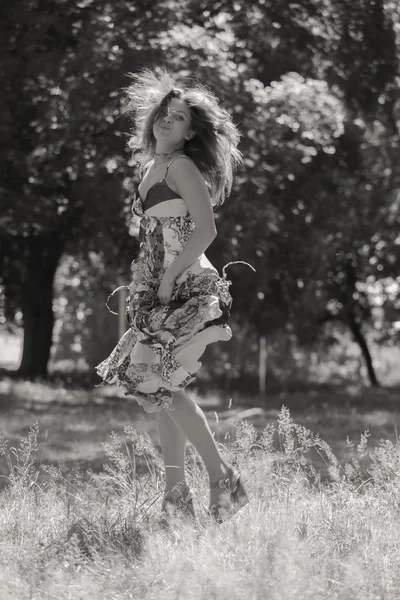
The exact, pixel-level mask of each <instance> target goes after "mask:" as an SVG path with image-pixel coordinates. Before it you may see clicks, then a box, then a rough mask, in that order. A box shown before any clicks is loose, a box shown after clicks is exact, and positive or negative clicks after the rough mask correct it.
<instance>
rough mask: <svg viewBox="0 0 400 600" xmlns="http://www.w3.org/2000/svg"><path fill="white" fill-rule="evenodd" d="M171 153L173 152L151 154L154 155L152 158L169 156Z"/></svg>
mask: <svg viewBox="0 0 400 600" xmlns="http://www.w3.org/2000/svg"><path fill="white" fill-rule="evenodd" d="M173 152H174V150H171V151H170V152H153V154H154V156H169V155H170V154H172V153H173Z"/></svg>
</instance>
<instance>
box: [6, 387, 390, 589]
mask: <svg viewBox="0 0 400 600" xmlns="http://www.w3.org/2000/svg"><path fill="white" fill-rule="evenodd" d="M197 401H198V403H199V404H200V405H201V406H202V408H203V409H204V411H205V412H206V414H207V417H208V419H209V422H210V425H211V427H212V429H213V431H214V432H215V436H216V439H217V440H219V442H220V443H221V444H224V445H223V447H222V451H223V452H224V454H225V455H226V458H227V460H228V461H230V462H233V463H235V464H237V465H238V467H239V468H240V471H241V473H242V476H243V480H244V482H245V485H246V487H247V489H248V493H249V496H250V504H249V505H248V506H247V507H245V508H244V509H243V510H242V511H241V512H239V513H238V514H237V515H236V516H235V517H234V518H232V519H231V520H230V521H228V522H227V523H224V524H223V525H221V526H217V525H215V524H214V523H212V522H211V521H210V519H209V517H208V516H207V514H206V512H205V511H204V506H207V503H208V481H207V477H206V475H205V472H204V469H203V466H202V463H201V461H200V460H199V457H198V456H197V454H196V453H195V452H194V451H193V449H192V448H191V447H190V446H189V448H188V453H187V470H188V480H189V483H190V484H191V485H192V487H193V488H194V491H195V493H196V501H195V502H196V512H197V514H198V519H197V521H196V523H194V524H193V523H187V522H185V521H183V520H182V521H178V522H177V523H176V524H175V525H174V527H173V530H172V531H170V532H164V531H163V530H162V529H161V528H160V527H159V526H158V515H159V508H160V501H161V500H160V495H161V492H162V489H163V471H162V464H161V457H160V454H159V444H158V435H157V430H156V424H155V418H154V416H153V415H147V414H145V413H144V412H143V410H142V409H141V408H139V407H138V406H135V403H131V402H130V401H129V400H127V399H126V398H124V397H123V396H122V395H121V394H120V393H118V390H116V389H112V388H109V389H94V390H91V391H85V390H79V389H74V390H72V389H71V390H65V389H61V388H60V387H59V386H55V385H49V384H40V383H34V384H32V383H29V382H17V381H11V380H7V379H5V380H3V381H1V382H0V419H1V420H0V422H1V425H0V435H1V438H2V440H3V441H2V443H1V444H0V454H1V455H0V461H1V462H0V469H1V474H2V475H3V478H2V481H3V484H2V487H3V492H2V494H0V529H1V531H2V536H1V539H0V586H1V587H0V589H1V593H0V598H1V600H11V599H13V600H25V599H28V598H29V599H32V600H42V599H43V600H45V599H46V600H47V599H54V600H55V599H57V600H59V599H62V600H63V599H71V600H72V599H74V600H75V599H96V600H97V599H99V600H103V599H104V600H105V599H107V600H114V599H115V600H117V599H118V600H120V599H121V600H125V599H133V598H135V599H136V598H137V599H139V598H140V599H142V598H143V599H146V600H148V599H149V600H150V599H151V600H153V599H159V598H162V599H167V600H169V599H170V598H171V599H172V598H182V599H192V598H193V599H203V598H204V599H207V600H208V599H212V598H215V599H219V598H221V599H225V598H226V599H228V598H229V599H239V598H246V599H247V598H251V599H254V600H255V599H266V598H268V599H271V600H275V599H281V598H285V600H286V599H292V598H293V599H296V600H302V599H311V598H312V599H313V600H316V599H321V600H322V599H325V598H328V599H331V598H332V599H333V598H335V599H343V600H350V599H353V598H355V599H360V600H361V599H363V600H372V599H374V600H375V599H376V600H377V599H382V600H383V599H385V600H386V599H399V598H400V526H399V522H400V521H399V516H400V515H399V512H400V510H399V509H400V502H399V497H400V494H399V492H400V444H399V443H398V442H397V430H398V426H399V415H400V407H399V401H400V392H399V390H395V389H391V390H369V389H363V388H355V387H354V386H353V387H349V388H347V389H345V388H341V389H335V388H330V389H329V388H328V387H325V388H323V387H321V388H315V389H309V390H306V391H302V392H298V393H293V394H275V395H269V396H267V397H266V398H245V397H243V396H241V397H239V396H236V395H235V394H232V395H230V396H226V397H224V396H223V395H217V394H216V395H213V394H210V395H208V396H207V397H205V398H202V397H197ZM283 405H284V406H285V407H287V409H282V406H283ZM289 411H290V412H289ZM35 422H36V424H35ZM29 428H31V429H30V431H29ZM365 430H368V431H369V439H368V443H367V438H366V437H364V436H362V433H363V432H364V431H365ZM112 432H115V433H114V434H113V435H111V434H112ZM318 436H320V438H319V437H318ZM21 438H23V439H22V442H21ZM347 438H349V441H350V442H351V441H352V442H353V443H354V446H352V444H351V443H349V441H346V440H347ZM4 440H8V444H6V443H5V441H4ZM360 442H361V443H360ZM366 444H367V445H366ZM357 446H358V448H357ZM12 448H14V450H13V449H12ZM127 451H129V456H130V457H131V458H130V459H128V454H127Z"/></svg>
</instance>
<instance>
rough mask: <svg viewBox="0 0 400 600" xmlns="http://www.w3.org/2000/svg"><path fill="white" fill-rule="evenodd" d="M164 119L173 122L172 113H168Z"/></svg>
mask: <svg viewBox="0 0 400 600" xmlns="http://www.w3.org/2000/svg"><path fill="white" fill-rule="evenodd" d="M164 121H166V122H167V123H171V122H172V117H171V115H170V113H168V114H166V115H165V117H164Z"/></svg>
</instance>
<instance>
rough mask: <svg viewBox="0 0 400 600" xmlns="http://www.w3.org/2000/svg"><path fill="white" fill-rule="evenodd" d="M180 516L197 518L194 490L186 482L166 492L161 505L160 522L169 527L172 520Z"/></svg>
mask: <svg viewBox="0 0 400 600" xmlns="http://www.w3.org/2000/svg"><path fill="white" fill-rule="evenodd" d="M179 516H184V517H188V518H190V519H195V518H196V514H195V511H194V506H193V492H192V490H191V489H190V488H189V486H188V485H187V484H186V483H179V484H178V485H176V486H175V487H174V489H173V490H172V491H171V492H169V493H167V494H165V496H164V498H163V501H162V506H161V521H160V524H161V525H162V526H163V527H169V526H170V524H171V521H172V520H173V519H175V518H177V517H179Z"/></svg>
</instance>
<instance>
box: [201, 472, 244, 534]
mask: <svg viewBox="0 0 400 600" xmlns="http://www.w3.org/2000/svg"><path fill="white" fill-rule="evenodd" d="M248 502H249V499H248V497H247V494H246V490H245V489H244V487H243V484H242V482H241V481H240V476H239V474H238V473H237V472H236V471H235V470H233V469H229V468H228V469H227V472H226V474H225V475H224V476H223V477H221V478H220V479H218V480H217V481H214V482H211V483H210V508H209V512H210V514H211V516H212V517H213V518H214V519H215V521H216V522H217V523H223V522H224V521H226V520H227V519H229V517H232V516H233V515H234V514H236V513H237V512H238V511H239V510H240V509H241V508H243V506H245V505H246V504H248Z"/></svg>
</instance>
